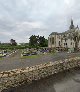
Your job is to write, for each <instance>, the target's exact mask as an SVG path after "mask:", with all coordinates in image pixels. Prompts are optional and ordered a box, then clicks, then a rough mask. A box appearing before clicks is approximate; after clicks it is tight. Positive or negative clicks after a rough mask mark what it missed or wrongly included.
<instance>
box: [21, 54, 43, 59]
mask: <svg viewBox="0 0 80 92" xmlns="http://www.w3.org/2000/svg"><path fill="white" fill-rule="evenodd" d="M40 56H42V55H31V56H22V57H21V59H25V58H26V59H27V58H31V59H34V58H39V57H40Z"/></svg>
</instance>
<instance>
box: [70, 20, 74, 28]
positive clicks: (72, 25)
mask: <svg viewBox="0 0 80 92" xmlns="http://www.w3.org/2000/svg"><path fill="white" fill-rule="evenodd" d="M70 29H74V23H73V19H71V25H70Z"/></svg>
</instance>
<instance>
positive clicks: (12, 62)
mask: <svg viewBox="0 0 80 92" xmlns="http://www.w3.org/2000/svg"><path fill="white" fill-rule="evenodd" d="M20 54H21V51H17V52H16V53H14V54H12V55H11V56H9V57H5V58H4V59H2V60H0V71H5V70H11V69H15V68H25V67H27V66H33V65H36V64H41V63H46V62H50V61H51V62H54V61H56V60H62V59H65V58H70V57H75V56H80V52H79V53H65V52H62V53H56V54H54V55H53V54H48V55H43V56H40V57H38V58H26V59H21V57H20Z"/></svg>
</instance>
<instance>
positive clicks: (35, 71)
mask: <svg viewBox="0 0 80 92" xmlns="http://www.w3.org/2000/svg"><path fill="white" fill-rule="evenodd" d="M74 67H80V57H75V58H70V59H65V60H64V61H61V60H59V61H55V62H49V63H45V64H40V65H36V66H32V67H27V68H24V69H23V68H22V69H14V70H10V71H3V72H0V91H1V90H3V89H7V88H10V87H16V86H19V85H22V84H24V83H31V82H32V81H33V80H39V79H41V78H45V77H47V76H50V75H52V74H55V73H58V72H62V71H64V70H68V69H70V68H74Z"/></svg>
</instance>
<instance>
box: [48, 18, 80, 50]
mask: <svg viewBox="0 0 80 92" xmlns="http://www.w3.org/2000/svg"><path fill="white" fill-rule="evenodd" d="M79 38H80V30H79V27H78V25H77V27H75V26H74V24H73V20H72V19H71V25H70V27H69V30H67V31H65V32H62V33H57V32H52V33H51V34H50V35H49V37H48V47H49V48H75V46H76V44H77V45H78V48H80V40H79Z"/></svg>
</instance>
